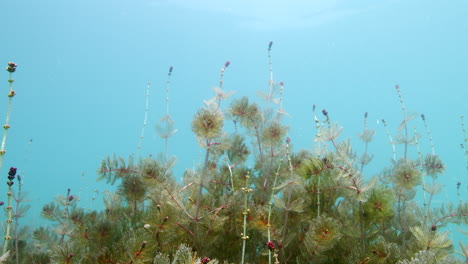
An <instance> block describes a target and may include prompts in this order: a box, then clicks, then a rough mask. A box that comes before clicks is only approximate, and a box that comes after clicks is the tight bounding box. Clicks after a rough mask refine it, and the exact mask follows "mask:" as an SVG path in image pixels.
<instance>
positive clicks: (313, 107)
mask: <svg viewBox="0 0 468 264" xmlns="http://www.w3.org/2000/svg"><path fill="white" fill-rule="evenodd" d="M316 107H317V105H315V104H314V105H313V106H312V111H314V112H315V108H316Z"/></svg>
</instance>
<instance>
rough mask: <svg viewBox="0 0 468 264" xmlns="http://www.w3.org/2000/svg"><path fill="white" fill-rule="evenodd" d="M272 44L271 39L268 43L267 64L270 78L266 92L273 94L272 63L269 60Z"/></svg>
mask: <svg viewBox="0 0 468 264" xmlns="http://www.w3.org/2000/svg"><path fill="white" fill-rule="evenodd" d="M272 46H273V41H270V43H269V44H268V66H269V67H270V80H269V82H268V94H270V95H271V94H273V82H274V81H273V63H272V62H271V47H272Z"/></svg>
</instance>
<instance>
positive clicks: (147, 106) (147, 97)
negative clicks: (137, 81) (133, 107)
mask: <svg viewBox="0 0 468 264" xmlns="http://www.w3.org/2000/svg"><path fill="white" fill-rule="evenodd" d="M150 86H151V83H148V85H147V86H146V104H145V118H144V119H143V127H142V128H141V134H140V137H139V138H138V146H137V156H139V155H140V150H141V145H142V142H143V138H144V137H145V128H146V124H147V123H148V110H149V95H150Z"/></svg>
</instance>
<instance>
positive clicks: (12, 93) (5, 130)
mask: <svg viewBox="0 0 468 264" xmlns="http://www.w3.org/2000/svg"><path fill="white" fill-rule="evenodd" d="M8 82H9V83H10V91H9V93H8V108H7V114H6V118H5V124H4V125H3V138H2V145H1V146H0V170H1V169H2V165H3V157H4V156H5V153H6V150H5V145H6V140H7V135H8V129H9V128H10V125H9V122H10V115H11V106H12V101H13V97H14V96H15V94H16V92H15V91H13V82H14V80H13V78H12V73H11V72H10V78H9V79H8Z"/></svg>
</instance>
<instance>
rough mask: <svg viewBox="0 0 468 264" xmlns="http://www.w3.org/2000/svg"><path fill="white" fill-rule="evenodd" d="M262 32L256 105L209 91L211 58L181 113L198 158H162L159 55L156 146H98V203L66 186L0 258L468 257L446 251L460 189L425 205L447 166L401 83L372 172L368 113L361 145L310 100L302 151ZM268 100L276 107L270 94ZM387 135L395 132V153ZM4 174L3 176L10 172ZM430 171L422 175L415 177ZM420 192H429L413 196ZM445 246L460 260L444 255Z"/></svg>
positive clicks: (148, 261)
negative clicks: (150, 149)
mask: <svg viewBox="0 0 468 264" xmlns="http://www.w3.org/2000/svg"><path fill="white" fill-rule="evenodd" d="M272 44H273V42H270V43H269V45H268V66H269V69H270V81H269V85H268V94H267V95H266V96H265V94H261V95H262V96H260V100H262V99H265V98H267V99H268V100H267V103H257V102H256V101H255V99H254V98H248V97H240V98H235V99H233V100H232V101H231V102H230V104H229V105H228V106H226V108H223V109H222V108H221V107H222V106H223V107H224V104H221V101H222V100H225V99H228V98H229V96H231V95H232V93H228V92H225V91H224V90H223V84H224V73H225V70H226V69H227V67H228V66H229V65H230V62H229V61H228V62H226V63H225V64H224V66H223V67H222V69H221V72H220V83H219V87H217V88H213V91H214V92H215V94H216V95H215V97H214V98H212V99H211V100H208V101H206V102H205V105H204V106H203V107H201V108H199V109H198V110H197V111H196V112H195V113H194V115H193V117H192V121H191V124H190V125H191V130H192V132H193V134H194V135H195V138H196V140H197V141H198V143H199V147H200V148H201V149H202V150H203V154H202V155H203V156H202V158H201V159H200V160H201V161H200V162H199V163H198V164H195V165H194V166H190V167H191V168H189V169H186V170H185V171H184V173H183V174H182V175H174V174H175V173H174V171H173V168H174V166H175V160H176V159H175V157H171V158H168V139H169V137H170V136H172V135H173V134H174V133H175V132H176V131H177V130H175V129H174V128H173V127H172V125H173V122H172V119H171V118H170V115H169V114H170V113H169V85H170V78H171V75H172V71H173V68H172V67H170V68H169V72H168V79H167V82H166V112H165V116H164V117H163V118H162V119H161V120H160V124H158V126H157V132H158V134H159V136H161V137H162V138H164V139H165V145H164V146H162V145H161V148H160V149H159V154H158V155H154V156H153V155H151V156H149V157H145V158H140V157H138V158H136V157H135V156H133V155H129V156H128V158H127V157H119V156H117V155H110V156H108V157H106V158H105V159H103V160H102V161H101V166H100V168H99V170H98V175H99V177H98V180H104V181H105V182H106V183H107V184H109V185H111V186H112V188H113V190H114V191H113V192H110V191H105V192H103V208H101V209H99V210H89V209H85V208H81V207H80V204H79V203H78V202H77V201H78V200H79V199H78V197H76V196H75V195H74V194H72V191H71V189H67V190H66V192H65V193H64V195H59V196H57V197H56V198H55V200H53V201H52V202H50V203H48V204H45V205H44V206H43V209H42V213H41V215H42V217H43V218H45V219H46V220H48V222H49V224H48V225H44V226H41V227H38V228H36V229H35V230H34V232H33V233H32V235H31V237H32V238H31V239H28V241H22V239H21V240H20V239H18V237H19V235H15V237H16V238H15V239H16V241H15V242H16V243H20V244H21V243H24V244H23V245H18V246H15V249H13V247H8V245H7V243H5V244H4V247H8V249H9V250H10V251H8V250H7V252H6V253H5V254H4V255H3V256H2V257H1V258H4V259H6V258H8V254H9V255H10V256H13V255H14V254H16V256H19V253H21V256H20V260H22V261H23V263H35V264H46V263H59V264H62V263H63V264H71V263H80V264H162V263H174V264H176V263H191V264H193V263H197V264H198V263H269V264H271V263H345V264H346V263H350V264H351V263H352V264H355V263H359V264H361V263H369V264H370V263H379V264H394V263H463V261H466V259H467V254H466V251H467V250H466V245H464V244H461V246H460V248H459V250H457V251H455V249H454V246H453V242H452V239H451V237H450V234H451V233H450V232H449V230H448V228H447V227H448V226H449V225H452V224H457V225H463V226H466V224H467V223H468V203H467V202H466V201H463V198H462V195H459V200H460V202H459V203H458V204H457V205H456V206H455V205H453V204H450V203H448V202H447V203H444V205H443V206H439V207H437V206H436V205H433V204H431V200H432V199H433V197H437V195H439V192H440V190H441V185H440V184H439V183H437V182H436V180H437V179H438V178H439V177H441V176H442V175H444V174H445V173H446V171H445V164H444V163H443V162H442V160H441V158H440V157H439V156H437V155H436V154H435V151H434V150H433V149H434V147H433V146H432V145H433V143H432V139H431V138H432V136H431V135H430V132H429V130H428V127H427V124H426V123H425V124H424V125H425V127H426V130H427V132H426V133H425V134H424V135H423V136H424V137H423V136H420V135H419V134H417V132H416V131H415V130H414V136H412V135H410V134H411V131H410V129H409V128H408V127H407V126H408V122H409V121H412V122H417V120H414V117H413V115H409V114H407V112H406V107H405V104H404V103H403V99H402V95H401V91H400V89H399V86H397V92H398V97H399V100H400V103H401V106H402V110H403V121H402V122H401V124H400V127H399V129H398V130H399V131H400V132H402V135H399V136H394V135H392V134H391V133H390V131H391V130H390V129H389V126H390V124H387V123H386V121H384V119H382V121H381V122H382V123H383V124H384V126H385V130H386V135H387V137H388V139H389V143H390V144H391V145H392V149H393V151H392V153H389V155H388V156H389V157H390V160H391V162H390V164H388V167H387V168H383V170H382V172H380V173H379V174H377V175H375V176H374V175H369V173H370V172H369V171H370V169H367V168H368V167H367V166H368V165H369V164H371V163H372V162H373V157H374V156H373V154H372V153H371V152H370V144H371V142H372V141H373V139H374V137H375V133H376V132H375V131H374V130H372V129H371V127H370V126H369V124H368V113H365V114H364V126H363V128H362V132H361V133H359V134H358V135H357V138H358V139H359V140H360V142H359V143H358V144H361V145H363V151H362V152H359V151H356V150H355V148H354V145H353V141H352V140H351V139H350V138H344V137H343V135H342V134H343V131H344V128H343V127H342V126H341V125H340V124H339V122H338V121H337V120H335V119H334V116H333V114H331V113H329V112H328V110H326V109H323V110H322V111H321V113H322V114H320V112H318V114H319V116H317V113H316V106H315V105H314V106H313V109H312V115H311V122H314V123H315V129H316V131H315V134H313V133H312V134H313V135H312V136H311V138H313V142H314V144H313V147H312V149H310V147H309V148H308V149H304V148H301V147H303V146H300V145H299V144H296V141H295V140H294V139H291V138H290V137H292V136H291V135H290V134H288V133H289V127H288V126H287V125H286V124H284V122H283V121H284V120H283V119H282V118H281V116H283V115H284V114H285V113H286V112H285V111H284V109H283V105H282V103H283V91H284V90H283V89H284V83H282V82H281V83H280V84H279V86H277V87H279V98H278V99H277V94H276V93H275V92H274V90H275V83H274V82H273V71H272V62H271V54H270V52H271V48H272ZM148 89H149V86H148V87H147V97H146V99H147V100H146V102H147V103H146V105H148V94H149V93H148ZM276 99H277V100H276ZM275 102H277V103H278V104H279V109H278V108H276V105H274V104H271V103H275ZM272 106H273V107H275V109H272ZM145 111H146V112H145V120H144V126H143V129H144V127H145V125H146V121H147V120H146V117H147V116H146V114H147V111H148V110H147V108H146V110H145ZM330 112H331V111H330ZM229 119H230V120H232V121H235V123H234V125H235V128H234V129H231V130H229V126H225V121H226V120H229ZM312 119H313V121H312ZM413 120H414V121H413ZM422 121H423V122H425V121H426V120H425V117H423V118H422ZM419 122H421V120H419ZM143 133H144V130H143V131H142V134H141V135H142V136H143ZM425 137H428V138H429V139H428V140H429V141H430V142H431V143H430V144H431V152H430V153H423V152H422V151H421V150H420V148H419V142H420V140H419V139H420V138H425ZM393 138H395V140H393ZM293 143H294V144H293ZM362 143H364V144H362ZM395 143H402V144H404V152H402V153H401V155H397V154H399V153H397V151H396V148H395ZM465 144H466V136H465ZM139 145H141V144H139ZM411 147H414V148H418V154H417V155H414V156H412V155H411V153H413V152H412V151H409V150H410V148H411ZM187 153H190V152H189V151H186V153H184V154H187ZM12 169H13V168H12ZM10 172H11V173H9V177H10V176H11V175H10V174H12V175H13V174H15V173H13V171H12V170H10ZM428 176H429V177H431V178H432V180H433V181H432V183H431V184H426V183H425V180H424V179H425V177H428ZM11 177H13V178H14V176H11ZM17 177H18V183H20V182H21V179H20V178H19V176H17ZM10 181H13V179H10ZM9 185H10V184H9ZM11 185H13V184H11ZM11 185H10V186H9V187H11ZM460 185H461V184H460ZM460 185H458V187H460ZM19 187H20V185H19ZM10 191H11V190H10ZM421 191H422V192H423V194H424V195H425V194H426V193H429V194H430V196H429V198H428V199H427V200H426V197H424V201H423V203H421V201H420V199H419V195H420V193H419V192H421ZM20 192H21V190H20V189H18V192H17V194H16V196H15V195H12V199H13V200H17V208H15V211H13V210H10V211H8V210H7V221H8V220H11V221H13V220H14V219H15V217H19V216H20V215H21V214H22V212H24V209H21V207H20V206H19V201H20V200H21V197H22V196H21V194H20ZM459 192H460V190H459ZM9 200H10V199H9ZM13 200H10V201H9V202H8V205H9V206H10V205H11V202H12V201H13ZM15 215H16V216H15ZM16 220H17V219H16ZM15 224H16V223H15ZM11 229H13V231H14V232H16V231H18V228H17V227H12V226H10V225H6V230H7V231H8V230H10V231H11ZM456 252H458V254H460V255H461V256H462V257H463V259H462V260H461V259H457V258H454V255H455V253H456ZM6 261H7V263H13V261H14V260H12V259H9V260H6Z"/></svg>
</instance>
